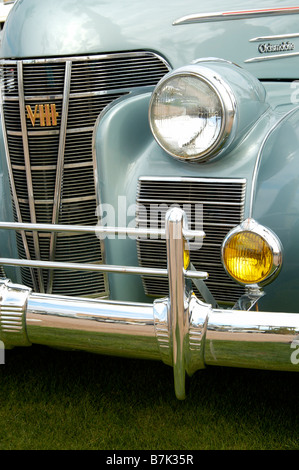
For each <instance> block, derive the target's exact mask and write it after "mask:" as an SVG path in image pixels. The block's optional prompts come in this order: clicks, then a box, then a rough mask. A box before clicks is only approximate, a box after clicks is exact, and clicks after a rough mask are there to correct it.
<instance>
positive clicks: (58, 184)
mask: <svg viewBox="0 0 299 470" xmlns="http://www.w3.org/2000/svg"><path fill="white" fill-rule="evenodd" d="M71 73H72V62H71V61H70V60H68V61H67V62H66V63H65V76H64V91H63V101H62V112H61V124H60V137H59V148H58V157H57V169H56V181H55V192H54V203H53V213H52V224H57V223H58V222H59V212H60V204H61V196H62V191H63V167H64V151H65V139H66V128H67V116H68V107H69V97H70V88H71ZM56 240H57V232H52V233H51V238H50V255H49V260H50V261H54V257H55V250H56ZM53 278H54V271H53V270H52V269H51V270H50V272H49V277H48V287H47V292H48V293H49V294H51V293H52V289H53Z"/></svg>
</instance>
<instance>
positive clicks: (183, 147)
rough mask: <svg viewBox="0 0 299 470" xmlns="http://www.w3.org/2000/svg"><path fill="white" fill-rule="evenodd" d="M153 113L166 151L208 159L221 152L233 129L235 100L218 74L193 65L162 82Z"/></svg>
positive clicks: (152, 122)
mask: <svg viewBox="0 0 299 470" xmlns="http://www.w3.org/2000/svg"><path fill="white" fill-rule="evenodd" d="M149 112H150V126H151V129H152V132H153V135H154V137H155V139H156V140H157V142H158V143H159V145H160V146H161V147H162V148H163V149H164V150H165V151H166V152H168V153H169V154H170V155H172V156H173V157H175V158H178V159H183V160H189V161H206V160H208V159H210V158H212V157H213V156H215V155H216V154H218V153H219V151H220V150H221V149H222V148H223V146H224V145H225V143H226V142H227V140H228V138H229V136H230V134H231V132H232V130H233V121H234V116H235V99H234V95H233V93H232V91H231V90H230V89H229V86H228V85H227V84H225V83H224V82H223V80H222V79H221V77H220V76H218V75H217V74H216V73H211V70H209V69H206V68H202V67H200V66H190V67H185V68H184V69H178V70H177V71H176V72H173V73H171V74H169V75H167V76H166V77H164V79H162V80H161V81H160V83H159V84H158V85H157V88H156V89H155V91H154V92H153V95H152V98H151V103H150V111H149Z"/></svg>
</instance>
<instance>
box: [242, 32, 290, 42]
mask: <svg viewBox="0 0 299 470" xmlns="http://www.w3.org/2000/svg"><path fill="white" fill-rule="evenodd" d="M291 38H299V33H291V34H276V35H273V36H258V37H256V38H252V39H249V42H262V41H279V40H281V39H291Z"/></svg>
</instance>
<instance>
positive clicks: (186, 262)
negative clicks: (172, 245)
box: [184, 242, 190, 269]
mask: <svg viewBox="0 0 299 470" xmlns="http://www.w3.org/2000/svg"><path fill="white" fill-rule="evenodd" d="M185 245H187V246H185V248H184V269H188V266H189V264H190V251H189V248H188V244H187V242H186V243H185Z"/></svg>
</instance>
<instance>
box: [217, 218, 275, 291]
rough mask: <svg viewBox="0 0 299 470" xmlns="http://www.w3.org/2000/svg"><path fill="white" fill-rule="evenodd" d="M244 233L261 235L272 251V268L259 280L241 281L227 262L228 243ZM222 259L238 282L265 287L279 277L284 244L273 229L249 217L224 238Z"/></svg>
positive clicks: (227, 269)
mask: <svg viewBox="0 0 299 470" xmlns="http://www.w3.org/2000/svg"><path fill="white" fill-rule="evenodd" d="M242 233H250V234H253V235H256V236H257V237H260V239H261V240H263V242H264V243H265V244H266V245H267V247H268V248H269V252H270V253H271V256H272V264H271V266H270V269H269V270H268V272H267V275H266V276H265V277H264V278H263V279H261V280H259V281H252V282H250V281H248V280H244V281H241V280H240V279H238V278H236V277H235V276H234V275H232V272H231V271H230V269H229V268H228V266H227V265H226V263H225V250H226V248H227V246H228V244H229V243H230V242H231V241H232V239H233V238H234V237H236V236H237V235H239V234H242ZM221 259H222V264H223V266H224V269H225V271H226V272H227V274H228V275H229V276H230V277H231V278H232V279H234V280H235V281H236V282H237V283H239V284H242V285H246V286H250V285H257V286H259V287H263V286H265V285H267V284H269V283H271V282H272V281H274V279H275V278H276V277H277V275H278V274H279V272H280V270H281V267H282V261H283V249H282V244H281V242H280V240H279V238H278V237H277V235H276V234H275V233H274V232H273V231H272V230H270V229H269V228H267V227H265V226H263V225H261V224H259V223H258V222H256V221H255V220H254V219H251V218H248V219H246V220H245V221H244V222H242V224H240V225H238V226H237V227H235V228H233V229H232V230H231V231H230V232H229V233H228V234H227V235H226V237H225V238H224V240H223V243H222V246H221Z"/></svg>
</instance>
